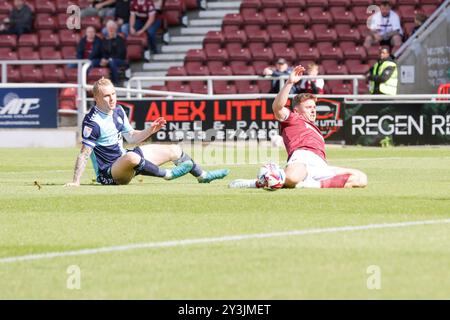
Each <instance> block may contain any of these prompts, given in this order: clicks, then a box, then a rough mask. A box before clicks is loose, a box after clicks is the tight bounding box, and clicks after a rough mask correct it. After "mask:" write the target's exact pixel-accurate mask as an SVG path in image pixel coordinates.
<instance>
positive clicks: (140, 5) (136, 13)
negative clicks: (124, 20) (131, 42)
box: [129, 0, 161, 54]
mask: <svg viewBox="0 0 450 320" xmlns="http://www.w3.org/2000/svg"><path fill="white" fill-rule="evenodd" d="M156 14H157V7H156V6H155V3H154V2H153V1H152V0H131V4H130V22H129V34H130V35H137V36H139V35H141V34H143V33H144V32H147V38H148V45H149V47H150V52H151V53H153V54H156V53H158V52H159V50H158V46H157V41H156V33H157V32H158V29H159V28H160V26H161V19H158V18H157V17H156Z"/></svg>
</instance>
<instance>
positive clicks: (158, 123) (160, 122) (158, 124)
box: [151, 117, 167, 134]
mask: <svg viewBox="0 0 450 320" xmlns="http://www.w3.org/2000/svg"><path fill="white" fill-rule="evenodd" d="M166 123H167V121H166V119H164V118H163V117H160V118H158V119H156V120H155V121H153V122H152V125H151V132H152V133H151V134H154V133H155V132H158V131H159V130H161V128H162V127H164V126H165V125H166Z"/></svg>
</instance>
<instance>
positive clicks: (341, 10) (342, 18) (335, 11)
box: [330, 7, 356, 25]
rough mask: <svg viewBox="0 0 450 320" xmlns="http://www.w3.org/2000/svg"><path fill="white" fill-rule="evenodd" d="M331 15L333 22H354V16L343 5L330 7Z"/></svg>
mask: <svg viewBox="0 0 450 320" xmlns="http://www.w3.org/2000/svg"><path fill="white" fill-rule="evenodd" d="M330 13H331V16H332V17H333V21H334V23H345V24H351V25H353V24H355V23H356V18H355V16H354V15H353V13H352V12H351V11H348V10H347V8H345V7H332V8H330Z"/></svg>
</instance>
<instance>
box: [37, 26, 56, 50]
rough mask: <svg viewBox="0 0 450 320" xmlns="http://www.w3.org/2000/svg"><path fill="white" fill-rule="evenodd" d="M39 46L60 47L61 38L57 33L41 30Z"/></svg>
mask: <svg viewBox="0 0 450 320" xmlns="http://www.w3.org/2000/svg"><path fill="white" fill-rule="evenodd" d="M39 44H40V45H41V46H47V47H59V45H60V42H59V36H58V34H57V33H53V31H52V30H40V31H39Z"/></svg>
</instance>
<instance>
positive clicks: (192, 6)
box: [184, 0, 198, 10]
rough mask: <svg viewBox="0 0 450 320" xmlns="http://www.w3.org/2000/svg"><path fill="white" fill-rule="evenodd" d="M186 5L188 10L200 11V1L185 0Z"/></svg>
mask: <svg viewBox="0 0 450 320" xmlns="http://www.w3.org/2000/svg"><path fill="white" fill-rule="evenodd" d="M184 2H185V4H186V9H187V10H196V9H198V1H197V0H184Z"/></svg>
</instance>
